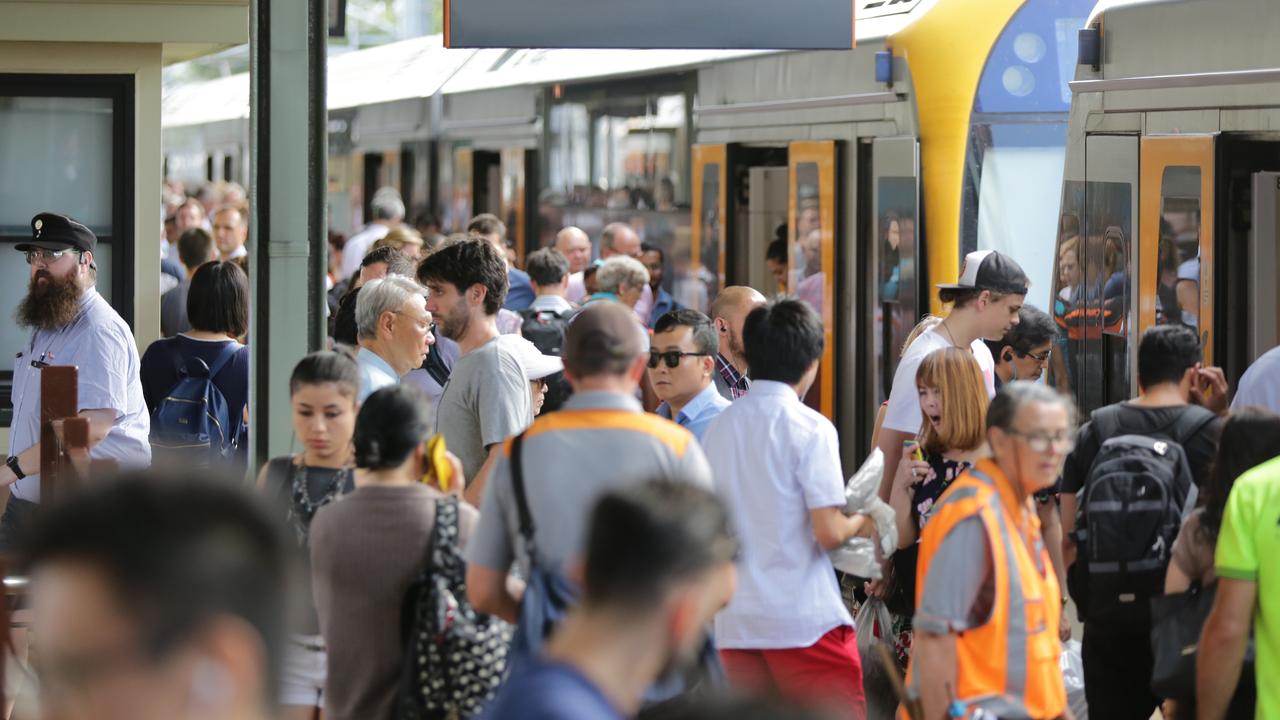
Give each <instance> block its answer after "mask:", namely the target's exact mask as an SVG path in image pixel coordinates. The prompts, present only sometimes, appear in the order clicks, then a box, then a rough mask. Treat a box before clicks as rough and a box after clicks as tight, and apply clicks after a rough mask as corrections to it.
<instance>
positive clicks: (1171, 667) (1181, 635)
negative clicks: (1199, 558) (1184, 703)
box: [1151, 582, 1254, 700]
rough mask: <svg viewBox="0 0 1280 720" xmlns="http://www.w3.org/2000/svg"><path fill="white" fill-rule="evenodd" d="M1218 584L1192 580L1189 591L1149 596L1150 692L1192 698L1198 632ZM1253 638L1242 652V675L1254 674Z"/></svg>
mask: <svg viewBox="0 0 1280 720" xmlns="http://www.w3.org/2000/svg"><path fill="white" fill-rule="evenodd" d="M1217 594H1218V584H1217V583H1216V582H1215V583H1212V584H1210V585H1209V586H1208V587H1201V586H1200V583H1199V582H1196V583H1193V584H1192V586H1191V589H1190V590H1187V591H1186V592H1184V593H1176V594H1173V595H1157V596H1156V597H1153V598H1151V654H1152V657H1153V659H1154V663H1153V664H1152V670H1151V691H1152V692H1153V693H1155V694H1156V696H1157V697H1161V698H1171V699H1175V700H1177V699H1185V698H1193V697H1195V694H1196V656H1197V655H1198V654H1199V653H1198V650H1199V646H1200V631H1201V630H1202V629H1203V628H1204V623H1205V621H1206V620H1207V619H1208V618H1209V612H1210V611H1211V610H1213V599H1214V598H1215V597H1216V596H1217ZM1253 651H1254V644H1253V638H1250V639H1249V649H1248V651H1247V652H1246V653H1245V659H1244V667H1243V669H1242V670H1241V674H1242V675H1243V674H1245V673H1248V674H1249V675H1250V676H1252V673H1253Z"/></svg>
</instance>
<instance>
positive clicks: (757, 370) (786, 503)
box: [703, 299, 874, 718]
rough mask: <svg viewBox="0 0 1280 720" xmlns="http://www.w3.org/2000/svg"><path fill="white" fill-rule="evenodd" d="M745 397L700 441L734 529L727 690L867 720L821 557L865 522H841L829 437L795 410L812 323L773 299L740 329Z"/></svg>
mask: <svg viewBox="0 0 1280 720" xmlns="http://www.w3.org/2000/svg"><path fill="white" fill-rule="evenodd" d="M743 340H744V341H745V347H746V359H747V363H748V364H749V365H750V367H751V373H752V377H753V378H754V382H753V383H752V385H751V392H750V393H748V394H746V395H745V396H743V397H742V398H741V399H739V400H737V401H736V402H734V403H732V404H731V405H730V406H729V407H727V408H725V409H724V411H723V412H722V413H721V414H720V417H719V419H717V420H716V421H715V422H713V423H712V424H711V427H710V428H708V429H707V431H706V435H705V436H704V438H703V447H704V450H705V452H706V454H707V460H708V462H709V463H710V464H711V469H712V476H713V478H714V482H715V487H716V492H717V493H718V494H719V495H720V496H721V497H722V498H724V499H725V502H726V504H727V505H728V506H729V509H730V512H731V514H732V517H733V519H734V524H735V526H736V527H740V528H744V529H745V532H744V533H743V536H742V540H743V560H742V562H741V564H740V565H739V575H738V578H739V580H738V590H737V592H736V593H735V594H734V597H733V600H732V602H730V603H729V606H728V607H727V608H726V609H725V610H724V611H722V612H721V613H720V614H719V615H717V616H716V622H715V634H716V646H717V647H718V648H720V651H721V657H722V658H723V659H724V665H725V670H726V671H727V672H728V675H729V680H730V682H731V683H733V684H734V685H737V686H739V687H743V688H746V689H750V690H761V691H777V692H780V693H781V694H782V695H783V696H784V697H786V698H788V699H791V700H794V701H799V702H805V703H821V704H824V705H829V706H830V707H832V708H835V709H837V710H838V712H840V713H841V715H842V716H846V717H848V716H852V717H857V718H863V717H865V716H866V699H865V696H864V694H863V691H862V664H861V660H860V658H859V656H858V646H857V642H856V638H855V637H854V631H853V618H852V617H850V615H849V611H848V610H847V609H846V608H845V606H844V603H843V602H842V601H841V598H840V588H839V585H838V584H837V583H836V576H835V571H834V570H833V569H832V566H831V561H830V559H828V557H827V552H828V551H829V550H832V549H834V548H836V547H839V546H840V545H841V544H842V543H844V542H845V541H846V540H848V539H849V538H851V537H854V536H869V535H870V534H871V533H872V531H873V529H874V524H873V523H872V521H871V520H870V519H869V518H866V517H864V516H861V515H855V516H853V517H847V516H845V515H844V513H843V512H842V508H843V506H844V503H845V497H844V473H843V471H842V470H841V467H840V453H839V447H838V442H837V439H836V430H835V427H834V426H833V425H832V424H831V422H830V421H829V420H827V419H826V418H825V417H823V416H822V415H821V414H819V413H818V412H816V411H814V410H813V409H811V408H809V407H807V406H805V404H804V403H803V402H802V401H801V398H803V397H804V395H805V393H806V392H807V391H808V389H809V387H810V386H811V385H812V384H813V381H814V378H815V377H816V376H817V372H818V360H819V359H820V358H821V357H822V346H823V335H822V321H821V319H819V318H818V316H817V314H816V313H815V312H814V311H813V309H812V308H810V307H809V306H808V305H806V304H805V303H803V302H801V301H799V300H795V299H783V300H775V301H773V302H772V303H769V304H767V305H765V306H764V307H761V308H757V309H755V310H753V311H752V312H751V313H750V314H749V315H748V316H747V318H746V321H745V322H744V324H743Z"/></svg>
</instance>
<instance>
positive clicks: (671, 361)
mask: <svg viewBox="0 0 1280 720" xmlns="http://www.w3.org/2000/svg"><path fill="white" fill-rule="evenodd" d="M710 355H711V353H691V352H680V351H679V350H668V351H666V352H658V351H657V350H650V351H649V367H651V368H656V367H658V361H659V360H662V361H664V362H666V363H667V367H669V368H676V367H679V366H680V360H681V359H683V358H685V357H709V356H710Z"/></svg>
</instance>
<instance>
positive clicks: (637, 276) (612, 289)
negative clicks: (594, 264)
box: [587, 255, 649, 310]
mask: <svg viewBox="0 0 1280 720" xmlns="http://www.w3.org/2000/svg"><path fill="white" fill-rule="evenodd" d="M596 286H597V287H598V288H599V290H598V291H597V292H596V294H594V295H592V296H591V298H590V299H589V300H587V302H589V303H590V302H595V301H598V300H613V301H615V302H620V303H622V304H623V305H626V306H627V307H629V308H631V309H633V310H634V309H635V307H636V303H637V302H639V300H640V296H641V295H642V294H643V293H644V291H645V289H647V288H648V287H649V270H648V268H646V267H645V266H644V263H642V262H640V261H639V260H636V259H635V258H633V257H630V256H627V255H614V256H613V257H611V258H609V259H608V260H605V261H604V262H603V263H601V264H600V269H599V270H597V271H596Z"/></svg>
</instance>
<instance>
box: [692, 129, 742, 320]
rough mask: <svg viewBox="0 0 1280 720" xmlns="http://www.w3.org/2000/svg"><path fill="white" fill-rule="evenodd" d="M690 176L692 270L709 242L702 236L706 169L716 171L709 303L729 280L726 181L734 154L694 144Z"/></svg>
mask: <svg viewBox="0 0 1280 720" xmlns="http://www.w3.org/2000/svg"><path fill="white" fill-rule="evenodd" d="M690 152H691V162H690V165H689V167H690V176H689V184H690V186H691V188H690V189H691V190H692V192H693V202H692V205H691V213H690V215H691V218H690V223H689V258H690V263H691V264H692V267H699V266H701V265H702V261H703V259H704V257H703V245H704V244H706V243H708V242H709V240H708V238H704V237H703V218H704V217H706V210H707V207H706V206H707V199H706V196H705V191H706V187H707V177H706V174H707V169H708V168H711V167H714V168H718V170H716V171H715V174H716V199H715V204H716V214H715V231H716V235H717V237H716V238H715V242H716V250H715V254H716V268H715V269H714V273H715V276H716V288H715V292H710V293H708V298H707V299H708V302H710V301H711V300H713V299H714V298H715V295H716V293H718V292H719V291H720V290H722V289H724V287H725V286H726V285H727V284H728V280H729V278H728V277H727V276H726V271H727V268H728V267H730V262H729V258H728V255H729V254H730V253H731V252H732V250H731V249H730V248H729V247H728V245H729V242H728V239H729V238H731V237H733V236H734V233H733V232H732V229H733V226H734V224H735V223H734V217H733V213H730V212H729V202H728V199H729V179H730V178H731V177H733V173H731V172H730V168H729V162H730V157H731V156H732V155H734V154H735V153H732V152H731V148H730V144H729V143H699V144H695V145H693V147H692V148H691V150H690Z"/></svg>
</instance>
